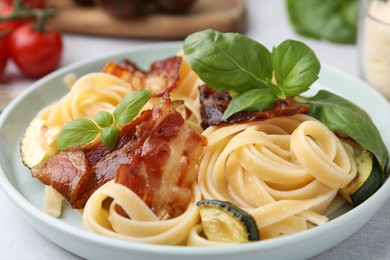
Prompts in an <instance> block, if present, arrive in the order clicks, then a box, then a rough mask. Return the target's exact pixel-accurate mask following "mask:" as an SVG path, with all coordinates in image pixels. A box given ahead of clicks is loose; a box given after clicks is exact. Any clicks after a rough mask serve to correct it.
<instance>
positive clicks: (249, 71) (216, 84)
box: [183, 30, 272, 93]
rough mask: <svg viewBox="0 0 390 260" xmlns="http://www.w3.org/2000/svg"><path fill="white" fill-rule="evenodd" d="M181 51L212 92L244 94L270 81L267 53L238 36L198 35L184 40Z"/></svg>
mask: <svg viewBox="0 0 390 260" xmlns="http://www.w3.org/2000/svg"><path fill="white" fill-rule="evenodd" d="M183 49H184V55H185V59H186V60H187V61H188V62H189V64H190V66H191V68H192V69H193V70H194V71H195V72H196V73H197V74H198V75H199V77H200V78H201V79H202V80H203V81H204V82H205V83H206V84H207V85H208V86H209V87H211V88H213V89H215V90H220V91H229V90H233V91H236V92H239V93H243V92H245V91H247V90H249V89H253V88H263V87H266V86H267V82H266V81H265V79H267V78H269V79H271V78H272V60H271V54H270V52H269V51H268V50H267V48H265V47H264V46H263V45H261V44H260V43H258V42H256V41H254V40H252V39H250V38H248V37H246V36H244V35H242V34H239V33H220V32H217V31H214V30H204V31H200V32H197V33H194V34H191V35H189V36H188V37H187V38H186V39H185V40H184V46H183Z"/></svg>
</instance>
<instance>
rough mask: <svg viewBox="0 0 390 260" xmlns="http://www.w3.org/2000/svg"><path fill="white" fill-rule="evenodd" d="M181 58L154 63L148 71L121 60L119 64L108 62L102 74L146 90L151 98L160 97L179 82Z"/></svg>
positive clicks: (176, 57)
mask: <svg viewBox="0 0 390 260" xmlns="http://www.w3.org/2000/svg"><path fill="white" fill-rule="evenodd" d="M181 60H182V58H181V57H179V56H174V57H171V58H168V59H165V60H161V61H156V62H154V63H153V64H152V65H151V67H150V69H149V71H143V70H142V69H140V68H139V67H138V66H137V65H136V64H135V63H133V62H131V61H129V60H127V59H123V60H122V61H121V62H120V63H119V64H117V63H115V62H113V61H110V62H108V63H107V64H106V65H105V67H104V68H103V70H102V72H105V73H109V74H112V75H115V76H117V77H119V78H121V79H123V80H125V81H127V82H129V83H131V85H132V87H133V88H134V89H148V90H150V91H151V92H152V94H153V96H155V97H160V96H162V95H163V94H164V92H166V91H171V90H172V89H174V88H175V87H176V85H177V82H178V81H179V68H180V63H181Z"/></svg>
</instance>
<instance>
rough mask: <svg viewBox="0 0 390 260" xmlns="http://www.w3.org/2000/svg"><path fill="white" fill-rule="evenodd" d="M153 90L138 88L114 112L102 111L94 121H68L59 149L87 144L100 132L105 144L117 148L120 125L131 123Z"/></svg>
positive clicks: (58, 140) (109, 147) (59, 141)
mask: <svg viewBox="0 0 390 260" xmlns="http://www.w3.org/2000/svg"><path fill="white" fill-rule="evenodd" d="M150 97H151V92H150V91H148V90H136V91H134V92H132V93H130V94H128V95H126V96H125V97H124V98H123V99H122V100H121V101H120V102H119V103H118V105H117V106H116V107H115V109H114V112H113V114H110V113H108V112H106V111H100V112H98V113H97V114H96V115H95V119H94V121H92V120H89V119H85V118H84V119H75V120H72V121H70V122H68V123H67V124H66V125H65V126H64V127H63V128H62V130H61V132H60V135H59V137H58V139H57V149H58V150H66V149H68V148H70V147H75V146H79V145H83V144H87V143H89V142H91V141H92V140H94V139H95V138H96V137H97V135H98V134H100V138H101V140H102V142H103V143H104V145H105V146H106V147H107V148H108V149H109V150H113V149H114V148H115V145H116V142H117V140H118V135H119V129H118V126H119V125H124V124H128V123H130V122H131V121H132V120H133V119H134V118H135V117H136V116H137V115H138V113H139V111H140V110H141V109H142V107H143V106H144V105H145V104H146V102H148V100H149V98H150Z"/></svg>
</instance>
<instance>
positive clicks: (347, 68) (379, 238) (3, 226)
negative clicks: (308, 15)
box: [0, 0, 390, 260]
mask: <svg viewBox="0 0 390 260" xmlns="http://www.w3.org/2000/svg"><path fill="white" fill-rule="evenodd" d="M247 7H248V13H247V16H248V27H247V31H246V35H248V36H249V37H251V38H253V39H255V40H258V41H260V42H261V43H263V44H264V45H265V46H267V47H268V48H272V46H274V45H278V44H279V43H281V42H282V41H284V40H285V39H287V38H292V39H297V40H301V41H304V42H306V43H307V44H308V45H309V46H310V47H311V48H312V49H314V51H315V52H316V54H317V55H318V57H319V59H320V61H321V62H322V63H327V64H329V65H331V66H333V67H335V68H337V69H339V70H341V71H344V72H345V73H347V74H350V75H352V76H356V77H358V57H357V47H356V46H355V45H337V44H332V43H329V42H325V41H316V40H310V39H307V38H302V37H300V36H298V35H297V34H295V33H294V31H293V29H292V27H291V26H290V24H289V21H288V17H287V13H286V8H285V1H284V0H247ZM150 42H156V41H146V40H139V39H118V38H103V37H91V36H81V35H73V34H64V56H63V59H62V64H61V66H66V65H68V64H71V63H73V62H76V61H79V60H82V59H85V58H88V57H93V56H94V55H98V54H99V55H100V54H102V53H105V52H111V51H112V50H114V49H115V50H116V49H120V48H127V47H129V46H135V45H140V44H147V43H150ZM5 81H6V83H5V84H4V83H0V84H1V86H0V99H1V98H2V95H3V94H4V89H3V88H4V87H5V88H10V87H12V89H16V90H17V91H16V92H15V93H14V94H12V95H16V94H17V93H18V92H19V91H20V90H23V89H25V88H28V86H29V84H31V83H32V81H31V80H28V79H23V78H21V77H20V76H19V75H18V72H17V70H16V68H15V66H14V65H13V64H10V66H8V68H7V76H6V78H5ZM2 89H3V90H2ZM3 98H4V96H3ZM0 205H1V206H0V208H1V209H0V259H29V260H32V259H79V257H77V256H75V255H73V254H71V253H69V252H67V251H65V250H64V249H62V248H60V247H58V246H57V245H55V244H54V243H52V242H51V241H49V240H47V239H46V238H45V237H43V236H42V235H41V234H40V233H38V232H37V231H35V230H34V229H33V228H31V227H30V226H29V225H28V224H27V223H26V222H25V221H24V220H23V219H22V218H21V217H20V216H19V213H18V211H17V210H16V207H15V206H14V205H12V203H11V202H10V200H9V199H8V198H7V197H6V195H5V194H4V192H3V191H2V190H1V189H0ZM389 242H390V201H388V202H387V203H386V204H385V205H384V206H383V207H382V209H381V210H380V211H379V212H378V213H377V214H376V215H375V216H374V218H373V219H372V220H371V221H369V223H368V224H366V225H365V226H363V228H361V229H360V230H359V231H358V232H357V233H355V234H354V235H352V236H351V237H350V238H348V239H347V240H345V241H344V242H342V243H340V244H339V245H337V246H336V247H334V248H332V249H330V250H328V251H327V252H324V253H322V254H321V255H319V256H316V257H315V258H314V259H390V243H389Z"/></svg>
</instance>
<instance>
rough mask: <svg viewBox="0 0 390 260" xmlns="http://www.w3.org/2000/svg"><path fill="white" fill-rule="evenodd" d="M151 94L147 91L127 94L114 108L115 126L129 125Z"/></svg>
mask: <svg viewBox="0 0 390 260" xmlns="http://www.w3.org/2000/svg"><path fill="white" fill-rule="evenodd" d="M151 96H152V93H151V92H150V91H149V90H136V91H134V92H131V93H130V94H127V95H126V96H125V97H124V98H123V99H122V100H121V101H120V102H119V104H118V105H117V106H116V107H115V110H114V119H115V123H116V124H117V125H124V124H128V123H130V122H131V121H132V120H133V119H134V118H135V117H136V116H137V115H138V113H139V111H140V110H141V109H142V108H143V106H144V105H145V104H146V102H148V100H149V98H150V97H151Z"/></svg>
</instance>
